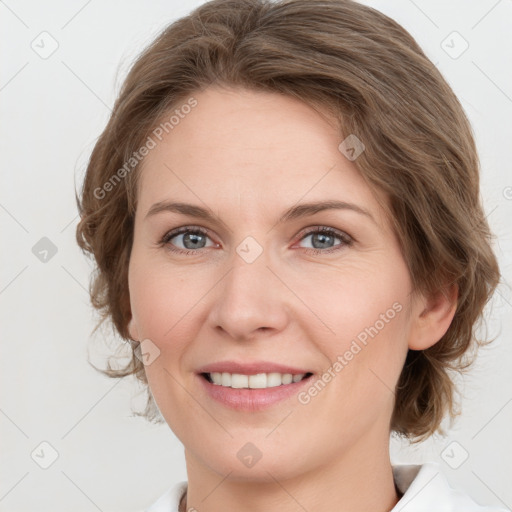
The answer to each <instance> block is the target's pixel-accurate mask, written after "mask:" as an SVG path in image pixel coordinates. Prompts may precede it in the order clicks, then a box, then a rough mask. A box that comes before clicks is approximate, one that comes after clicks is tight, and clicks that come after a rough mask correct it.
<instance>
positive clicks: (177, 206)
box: [145, 199, 376, 225]
mask: <svg viewBox="0 0 512 512" xmlns="http://www.w3.org/2000/svg"><path fill="white" fill-rule="evenodd" d="M324 210H351V211H354V212H356V213H359V214H361V215H365V216H367V217H368V218H370V219H371V220H372V221H373V222H375V223H376V221H375V219H374V217H373V216H372V214H371V213H370V212H369V211H368V210H366V209H365V208H362V207H361V206H358V205H356V204H353V203H347V202H346V201H338V200H334V199H331V200H327V201H318V202H311V203H301V204H298V205H295V206H292V207H291V208H289V209H288V210H286V211H285V212H284V213H283V215H281V217H280V218H279V220H278V221H277V224H282V223H283V222H287V221H290V220H296V219H300V218H303V217H308V216H310V215H314V214H315V213H318V212H321V211H324ZM160 212H175V213H181V214H183V215H188V216H190V217H196V218H199V219H204V220H209V221H212V222H219V219H218V217H217V215H215V214H214V213H213V212H212V211H211V210H210V209H209V208H203V207H201V206H196V205H193V204H189V203H180V202H171V201H159V202H158V203H155V204H154V205H153V206H151V208H150V209H149V210H148V213H147V214H146V217H145V218H146V219H147V218H148V217H151V216H153V215H156V214H157V213H160ZM220 222H221V223H222V224H224V222H222V221H220ZM224 225H225V224H224Z"/></svg>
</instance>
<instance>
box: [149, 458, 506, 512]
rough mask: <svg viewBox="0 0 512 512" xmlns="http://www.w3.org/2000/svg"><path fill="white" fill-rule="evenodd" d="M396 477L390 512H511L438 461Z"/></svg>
mask: <svg viewBox="0 0 512 512" xmlns="http://www.w3.org/2000/svg"><path fill="white" fill-rule="evenodd" d="M393 478H394V480H395V483H396V486H397V487H398V489H399V490H400V492H402V493H403V496H402V498H401V499H400V501H399V502H398V503H397V504H396V505H395V506H394V507H393V509H392V510H391V511H390V512H511V511H510V510H509V509H506V508H502V507H494V506H485V505H479V504H478V503H476V502H475V501H474V500H473V499H472V498H471V497H470V496H469V495H468V494H466V493H464V492H463V491H460V490H458V489H454V488H452V487H451V486H450V484H449V483H448V480H447V479H446V477H445V476H444V475H443V473H442V472H441V469H440V466H439V464H438V463H437V462H427V463H425V464H421V465H416V464H415V465H413V464H399V465H394V466H393ZM186 489H187V482H186V481H182V482H178V483H177V484H175V485H173V486H172V487H171V488H170V489H168V490H167V492H166V493H165V494H163V495H162V496H160V498H159V499H158V500H157V501H156V502H155V503H153V505H151V506H150V507H149V508H148V509H146V511H145V512H179V503H180V500H181V498H182V497H183V494H184V493H185V491H186Z"/></svg>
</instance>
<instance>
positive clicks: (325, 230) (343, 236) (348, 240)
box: [159, 226, 354, 255]
mask: <svg viewBox="0 0 512 512" xmlns="http://www.w3.org/2000/svg"><path fill="white" fill-rule="evenodd" d="M184 233H191V234H194V235H204V236H208V232H207V231H206V230H205V229H203V228H199V227H194V228H192V227H182V228H178V229H175V230H172V231H169V232H167V233H166V234H165V235H164V236H163V237H162V239H161V240H160V243H159V245H160V246H161V247H165V246H168V250H169V251H171V252H175V253H179V254H185V255H193V254H196V255H197V253H198V252H199V250H200V249H176V248H173V247H172V245H171V244H170V241H171V240H172V239H173V238H175V237H177V236H178V235H182V234H184ZM317 233H321V234H323V235H329V236H333V237H336V238H339V239H340V240H341V241H342V243H341V244H339V245H335V246H334V247H331V248H330V249H311V248H305V250H306V252H308V253H311V254H314V255H318V254H330V253H332V252H336V251H339V250H341V249H343V248H344V247H349V246H351V245H352V244H353V242H354V239H353V238H352V237H351V236H350V235H348V234H347V233H344V232H343V231H338V230H335V229H333V228H329V227H326V226H318V227H315V228H314V229H311V230H310V231H307V232H305V233H303V234H302V236H301V238H300V239H299V241H302V240H303V239H304V238H306V237H308V236H310V235H315V234H317Z"/></svg>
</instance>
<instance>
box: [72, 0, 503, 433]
mask: <svg viewBox="0 0 512 512" xmlns="http://www.w3.org/2000/svg"><path fill="white" fill-rule="evenodd" d="M215 84H219V85H227V86H230V87H241V88H248V89H252V90H257V91H267V92H274V93H280V94H285V95H288V96H291V97H294V98H297V99H299V100H301V101H303V102H305V103H307V104H309V105H311V106H314V107H321V108H323V109H324V112H328V113H329V114H331V115H332V117H333V118H334V119H335V120H337V122H338V123H339V130H340V141H341V140H343V139H344V138H345V137H346V136H347V135H349V134H355V135H356V136H357V137H358V138H359V139H360V140H361V141H363V143H364V145H365V151H364V152H363V153H361V154H360V156H359V157H358V158H357V160H354V164H355V165H356V166H357V169H358V170H359V172H360V173H361V175H362V176H363V177H364V179H365V180H366V182H367V183H368V184H369V186H370V187H372V190H378V191H381V192H384V193H385V194H386V196H387V197H388V198H389V210H388V212H389V214H390V218H391V221H392V224H393V228H394V231H395V233H396V235H397V238H398V240H399V242H400V247H401V250H402V253H403V256H404V259H405V261H406V263H407V266H408V269H409V272H410V275H411V279H412V283H413V287H414V290H415V291H421V292H429V291H433V290H439V289H442V287H443V286H445V285H446V283H447V282H449V283H455V284H456V285H457V287H458V291H459V296H458V301H457V308H456V312H455V315H454V318H453V321H452V323H451V325H450V327H449V328H448V331H447V332H446V334H445V335H444V336H443V337H442V338H441V339H440V340H439V341H438V342H437V343H436V344H434V345H433V346H432V347H430V348H428V349H426V350H420V351H417V350H409V352H408V354H407V357H406V361H405V364H404V367H403V370H402V372H401V375H400V377H399V380H398V383H397V386H396V390H395V397H396V398H395V405H394V411H393V414H392V418H391V423H390V430H391V431H393V432H395V433H397V434H399V435H402V436H405V437H407V438H409V439H412V440H413V442H417V441H419V440H422V439H425V438H426V437H428V436H430V435H432V434H434V433H435V432H436V431H440V432H443V430H442V428H441V422H442V420H443V418H444V417H445V415H446V413H447V412H448V413H449V415H450V417H451V419H453V418H454V417H455V416H456V415H457V414H460V412H458V411H457V410H456V409H457V407H456V400H455V399H454V394H455V392H456V391H457V386H456V385H455V382H454V380H453V378H452V377H453V376H454V375H455V374H453V375H452V374H451V372H452V371H455V372H459V373H460V372H462V371H463V370H465V369H466V368H468V367H469V365H470V364H471V363H472V362H473V360H474V357H470V355H475V354H476V351H475V350H473V349H476V348H477V347H478V346H480V345H482V344H484V343H488V342H489V341H485V340H483V339H479V337H477V335H476V330H477V328H478V324H479V323H480V322H481V320H482V319H483V310H484V307H485V305H486V303H487V302H488V301H489V299H490V297H491V295H492V293H493V292H494V289H495V288H496V286H497V284H498V282H499V279H500V272H499V267H498V263H497V260H496V257H495V255H494V253H493V250H492V247H491V242H492V238H493V235H492V234H491V232H490V229H489V226H488V224H487V221H486V218H485V215H484V212H483V207H482V205H481V201H480V191H479V172H480V171H479V166H480V164H479V159H478V155H477V151H476V147H475V142H474V137H473V132H472V128H471V126H470V123H469V121H468V119H467V117H466V115H465V113H464V111H463V108H462V106H461V104H460V103H459V101H458V99H457V97H456V96H455V94H454V92H453V91H452V90H451V88H450V87H449V85H448V84H447V82H446V80H445V79H444V78H443V76H442V75H441V73H440V72H439V71H438V69H437V68H436V67H435V66H434V65H433V64H432V62H431V61H430V60H429V59H428V58H427V57H426V56H425V54H424V53H423V51H422V50H421V48H420V47H419V46H418V44H417V43H416V41H415V40H414V38H413V37H412V36H411V35H410V34H409V33H408V32H407V31H406V30H405V29H404V28H403V27H401V26H400V25H399V24H398V23H396V22H395V21H394V20H392V19H391V18H389V17H388V16H386V15H384V14H382V13H381V12H379V11H377V10H375V9H373V8H370V7H367V6H365V5H362V4H359V3H357V2H355V1H352V0H282V1H271V0H213V1H209V2H207V3H205V4H203V5H201V6H200V7H198V8H196V9H195V10H194V11H192V12H191V13H190V14H189V15H187V16H185V17H182V18H180V19H178V20H177V21H175V22H173V23H171V24H169V25H168V26H167V27H166V28H165V29H164V30H163V31H162V32H161V33H160V34H159V35H158V37H157V38H156V39H155V40H154V41H153V42H152V43H151V44H150V45H149V46H148V47H147V48H145V49H144V50H143V51H142V53H141V54H140V55H139V56H138V57H137V59H136V61H135V62H134V64H133V65H132V67H131V68H130V70H129V73H128V74H127V77H126V78H125V80H124V82H123V84H122V87H121V90H120V92H119V95H118V97H117V100H116V102H115V105H114V108H113V111H112V115H111V117H110V119H109V121H108V123H107V126H106V128H105V129H104V131H103V133H102V134H101V136H100V137H99V138H98V140H97V142H96V144H95V147H94V149H93V151H92V153H91V156H90V159H89V162H88V165H87V169H86V174H85V179H84V181H83V185H82V190H81V197H80V198H79V196H78V195H76V200H77V204H78V209H79V213H80V217H81V218H80V222H79V224H78V226H77V230H76V238H77V242H78V244H79V246H80V247H81V249H82V250H83V251H84V252H85V253H87V254H89V255H91V256H92V257H93V258H94V260H95V263H96V265H95V272H94V273H93V275H92V278H91V283H90V296H91V302H92V304H93V306H94V307H95V308H96V309H97V310H98V312H99V314H100V317H101V320H100V322H99V324H98V325H97V326H96V328H98V327H99V325H101V324H102V323H103V321H104V320H107V319H109V320H110V321H111V322H112V328H113V329H114V331H115V332H117V333H119V335H120V336H121V338H123V339H124V340H126V341H131V342H132V344H131V352H130V360H129V362H128V363H127V364H126V365H125V366H123V367H121V368H117V369H114V368H113V367H112V366H111V364H110V361H111V360H109V361H108V365H107V368H106V369H99V370H100V371H102V372H104V373H105V374H107V375H109V376H111V377H123V376H126V375H130V374H132V375H134V376H135V377H136V378H137V379H138V380H139V381H140V382H142V383H143V386H145V388H146V391H147V403H146V410H145V411H144V413H142V414H139V415H142V416H145V417H146V418H147V419H149V420H154V419H155V411H156V412H158V409H157V408H156V404H155V402H154V398H153V397H152V395H151V392H150V390H149V389H148V385H147V379H146V374H145V371H144V365H143V363H142V362H141V361H140V359H139V357H137V354H136V351H137V349H139V351H140V347H139V345H138V344H137V343H136V342H135V340H130V337H129V334H128V330H127V325H128V322H129V320H130V318H131V311H130V301H129V290H128V265H129V261H130V252H131V247H132V241H133V229H134V214H135V210H136V205H137V179H138V176H139V175H140V172H141V168H142V166H143V162H144V160H143V158H140V163H139V157H140V153H142V154H144V152H143V151H142V147H143V146H144V141H146V140H147V137H148V136H149V135H150V134H151V133H152V131H153V130H154V129H155V126H158V125H159V123H160V122H161V120H162V119H164V118H165V116H167V118H169V115H170V113H172V111H173V109H176V107H178V106H180V105H183V104H184V103H186V100H187V98H188V99H190V97H191V95H192V94H193V93H194V92H197V91H200V90H204V89H205V88H207V87H208V86H210V85H215ZM175 112H177V111H176V110H175ZM178 113H179V112H178ZM162 126H169V123H167V125H162ZM166 131H168V129H167V128H166ZM139 149H141V151H138V150H139ZM134 155H137V158H135V157H134ZM127 162H130V166H128V167H127ZM121 345H123V343H121ZM113 357H115V356H113ZM157 421H158V420H157ZM160 421H161V416H160Z"/></svg>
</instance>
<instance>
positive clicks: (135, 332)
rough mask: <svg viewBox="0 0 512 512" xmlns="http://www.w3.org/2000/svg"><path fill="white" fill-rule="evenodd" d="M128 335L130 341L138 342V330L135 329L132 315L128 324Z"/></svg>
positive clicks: (135, 325)
mask: <svg viewBox="0 0 512 512" xmlns="http://www.w3.org/2000/svg"><path fill="white" fill-rule="evenodd" d="M128 333H129V334H130V338H131V339H132V340H134V341H139V330H138V329H137V324H136V322H135V319H134V318H133V315H132V317H131V318H130V321H129V322H128Z"/></svg>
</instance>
